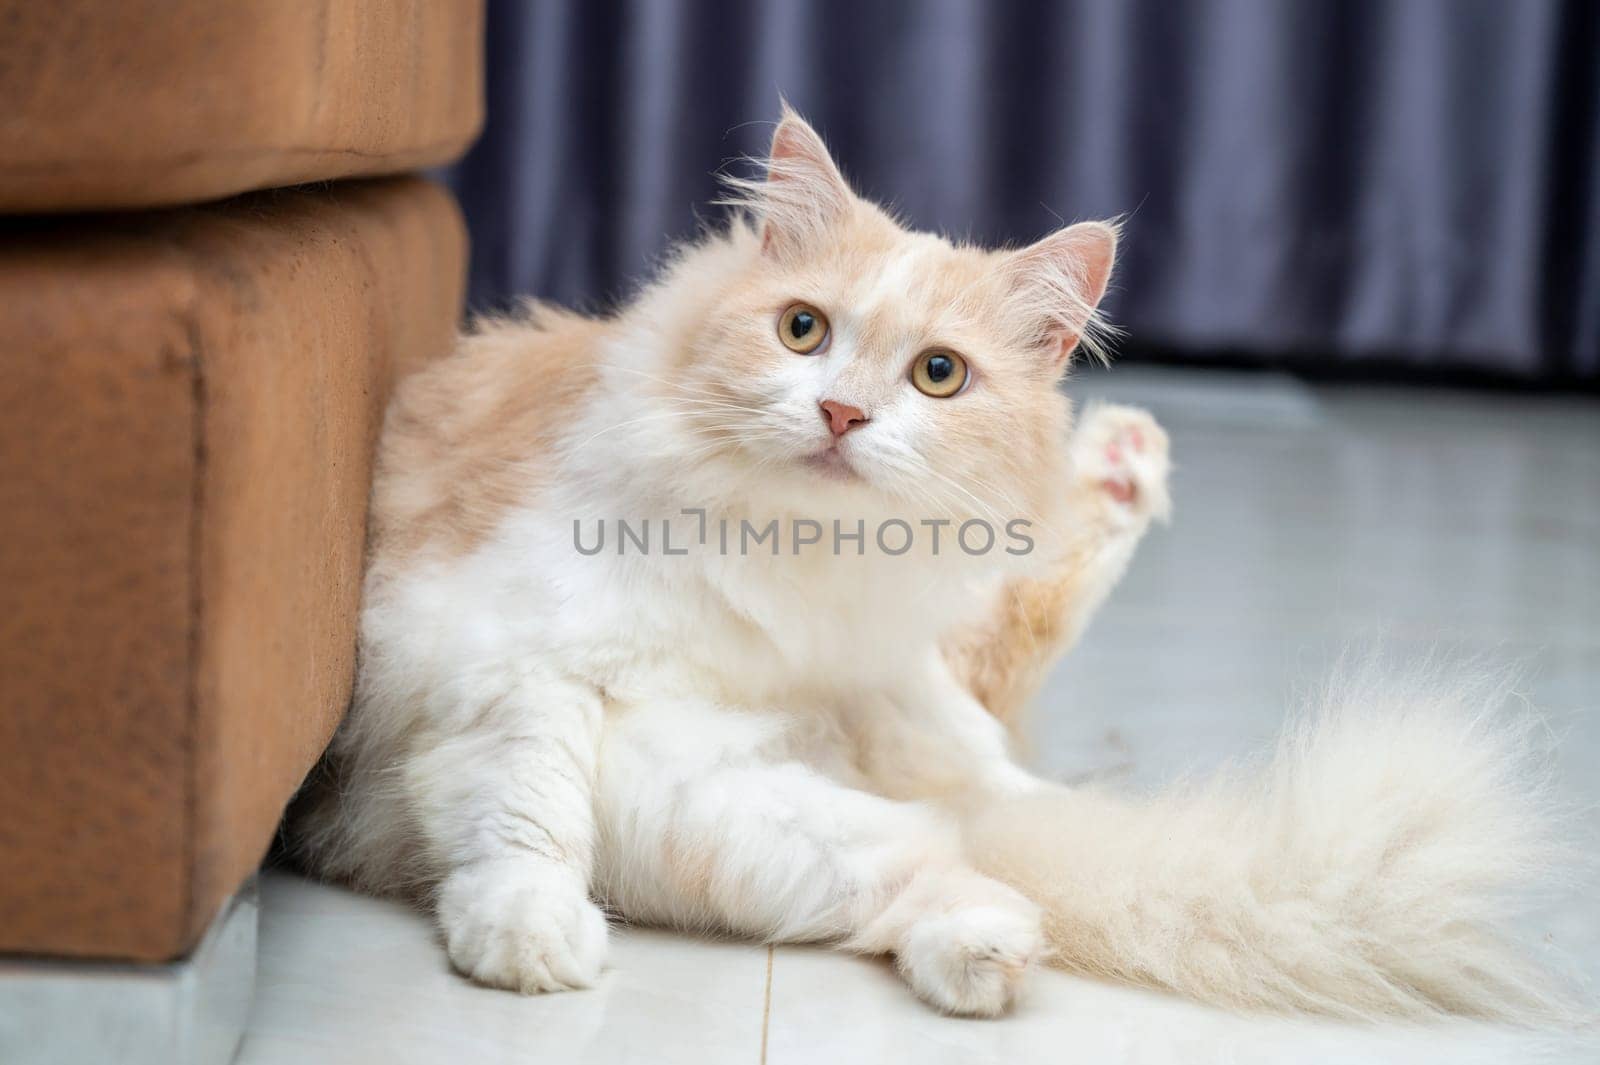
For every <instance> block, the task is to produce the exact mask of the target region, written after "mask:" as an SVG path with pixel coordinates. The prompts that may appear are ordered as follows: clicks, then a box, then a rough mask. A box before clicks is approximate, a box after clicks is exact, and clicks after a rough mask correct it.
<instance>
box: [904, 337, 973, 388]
mask: <svg viewBox="0 0 1600 1065" xmlns="http://www.w3.org/2000/svg"><path fill="white" fill-rule="evenodd" d="M911 383H912V384H914V385H916V386H917V391H918V392H921V393H922V394H923V395H925V396H932V397H933V398H934V399H949V398H950V397H951V396H953V395H955V394H956V393H957V392H960V391H961V390H962V389H963V388H966V387H967V360H965V359H963V358H962V357H961V356H960V355H957V354H956V353H955V352H953V351H941V350H939V349H938V348H934V349H933V350H931V351H924V352H923V353H922V354H921V355H918V356H917V361H916V362H914V363H912V364H911Z"/></svg>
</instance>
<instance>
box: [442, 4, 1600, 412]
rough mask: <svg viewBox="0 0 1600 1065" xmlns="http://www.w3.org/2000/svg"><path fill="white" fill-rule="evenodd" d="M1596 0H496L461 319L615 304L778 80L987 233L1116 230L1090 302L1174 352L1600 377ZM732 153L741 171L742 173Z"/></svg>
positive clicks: (470, 188) (744, 137) (903, 198)
mask: <svg viewBox="0 0 1600 1065" xmlns="http://www.w3.org/2000/svg"><path fill="white" fill-rule="evenodd" d="M1597 11H1600V5H1595V4H1592V3H1590V2H1589V0H1519V2H1516V3H1507V2H1505V0H1391V2H1378V0H1328V2H1313V0H1299V2H1296V3H1283V2H1282V0H1076V2H1069V3H1061V2H1049V3H1045V2H1041V3H1028V2H1023V0H1011V2H990V3H982V2H978V0H889V2H883V0H879V2H873V0H853V2H846V0H809V2H808V0H703V2H696V3H690V2H687V0H635V2H607V0H535V2H532V3H521V2H517V0H490V4H489V30H488V32H489V37H488V49H489V94H490V95H489V121H488V126H487V128H486V129H485V133H484V137H483V139H482V140H481V141H480V142H479V144H478V145H477V147H476V148H475V149H474V150H473V152H472V153H471V154H470V155H469V156H468V157H467V158H466V159H465V160H464V161H463V162H462V163H461V164H459V165H458V166H457V167H455V168H454V169H453V170H452V171H451V172H450V174H449V175H448V180H449V181H450V182H451V183H452V184H453V185H454V187H455V188H456V190H457V192H458V193H459V194H460V196H461V199H462V202H463V205H464V206H465V209H466V211H467V215H468V222H469V225H470V227H471V229H472V236H473V242H474V253H473V276H472V298H473V302H474V305H475V306H477V307H479V308H494V307H499V306H503V305H505V303H507V302H508V301H509V300H510V299H512V298H514V297H517V296H523V295H533V296H538V297H541V298H546V299H555V300H558V301H561V302H564V303H568V304H573V305H577V306H580V307H586V308H591V309H596V308H601V307H604V306H605V305H607V304H608V303H610V302H612V301H614V300H616V299H618V298H620V297H623V296H625V295H626V293H627V292H628V291H629V286H630V285H631V284H632V283H634V282H636V281H637V280H638V279H639V278H640V277H641V276H642V275H644V274H645V273H647V271H648V270H649V268H650V265H651V263H652V262H653V260H654V259H655V257H656V256H658V255H659V254H660V252H661V251H662V250H663V248H664V247H665V246H666V243H667V242H668V241H669V240H671V239H676V238H681V237H683V236H685V235H688V234H690V233H692V232H693V231H694V229H695V226H696V225H697V222H698V219H697V215H696V209H697V208H699V209H700V210H701V212H702V213H703V214H704V213H710V210H711V209H708V208H706V207H705V205H706V204H707V203H708V201H710V200H711V199H712V198H713V196H714V195H715V193H716V184H715V179H714V177H713V175H712V173H711V172H712V171H713V170H714V169H715V168H716V167H717V166H719V165H722V164H725V163H728V164H734V161H735V160H737V158H738V157H739V156H741V155H744V154H759V153H760V152H761V151H762V149H763V148H764V146H765V141H766V139H767V137H768V136H769V135H770V131H771V122H772V121H773V119H774V118H775V117H776V115H777V110H778V98H779V94H780V93H782V94H783V95H785V96H786V97H787V98H788V99H789V100H790V102H791V103H793V104H794V105H795V106H796V107H797V108H798V109H799V110H800V111H801V112H802V113H804V114H805V115H806V116H807V117H808V118H810V119H811V120H812V121H813V122H814V123H815V124H816V125H817V127H818V128H819V129H820V130H821V131H822V133H823V135H824V136H825V137H826V138H827V139H828V141H829V143H830V145H831V146H832V147H833V148H834V150H835V153H836V155H837V156H838V158H839V159H840V160H841V162H842V164H843V167H844V169H845V171H846V173H847V174H848V175H849V176H850V177H851V178H852V180H853V181H855V183H856V184H857V185H858V186H859V187H860V189H861V190H862V191H863V192H864V193H866V194H867V195H870V196H873V197H875V198H879V199H881V200H884V201H886V202H891V203H892V204H893V205H894V207H895V208H896V209H897V210H898V211H899V212H901V213H902V214H903V215H904V216H905V217H906V218H907V219H908V220H909V221H911V222H912V223H913V224H915V225H917V226H919V227H925V228H932V229H939V230H943V231H945V232H947V233H950V234H952V235H955V236H961V237H967V236H970V237H972V238H973V239H976V240H982V241H986V242H1024V241H1028V240H1031V239H1034V238H1036V237H1038V236H1040V235H1042V234H1043V233H1045V232H1047V231H1048V230H1049V229H1050V228H1052V227H1053V226H1055V225H1056V224H1058V223H1059V220H1062V219H1065V220H1073V219H1079V218H1090V217H1105V216H1113V215H1121V216H1124V217H1125V219H1126V242H1125V244H1124V253H1123V258H1122V262H1121V266H1120V270H1119V276H1118V282H1117V287H1116V291H1115V292H1114V293H1113V296H1112V302H1111V306H1110V311H1111V313H1112V316H1113V317H1114V319H1115V320H1117V321H1118V322H1119V323H1121V324H1122V325H1124V326H1125V327H1127V328H1128V329H1129V331H1130V332H1131V333H1132V335H1133V336H1134V337H1135V338H1137V339H1138V340H1139V341H1142V342H1144V343H1148V344H1152V345H1158V346H1161V347H1163V348H1164V349H1168V350H1170V351H1173V352H1179V353H1182V352H1191V353H1194V355H1195V357H1197V358H1198V357H1203V356H1204V355H1205V354H1206V353H1215V352H1226V353H1238V354H1245V355H1250V356H1256V357H1264V358H1274V357H1314V358H1326V359H1329V360H1339V361H1346V362H1355V361H1360V360H1364V359H1367V360H1383V361H1385V362H1399V363H1407V364H1413V365H1419V366H1430V367H1440V368H1449V369H1471V368H1477V369H1488V370H1495V371H1499V372H1502V373H1508V374H1513V375H1517V376H1521V377H1526V378H1534V379H1541V378H1542V379H1558V378H1559V379H1565V380H1577V379H1584V380H1590V381H1593V380H1596V379H1600V15H1597ZM734 165H736V164H734Z"/></svg>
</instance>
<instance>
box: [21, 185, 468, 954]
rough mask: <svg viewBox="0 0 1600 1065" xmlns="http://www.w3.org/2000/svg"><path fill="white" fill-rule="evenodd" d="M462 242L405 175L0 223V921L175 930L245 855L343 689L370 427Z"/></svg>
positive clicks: (442, 291)
mask: <svg viewBox="0 0 1600 1065" xmlns="http://www.w3.org/2000/svg"><path fill="white" fill-rule="evenodd" d="M463 252H464V238H463V233H462V227H461V223H460V220H459V217H458V215H457V212H456V209H455V206H454V204H453V203H452V202H451V201H450V199H449V197H448V195H447V194H446V193H444V192H443V191H442V190H440V189H439V188H437V187H436V186H433V185H430V184H427V183H425V182H423V181H420V180H418V179H414V178H402V179H389V180H384V181H378V182H362V183H357V184H353V185H345V186H334V187H332V188H330V189H327V190H311V191H296V192H270V193H258V194H254V195H251V196H246V197H244V198H242V199H238V200H232V201H228V202H226V203H222V204H216V205H209V206H204V207H192V208H179V209H175V210H168V211H159V212H152V213H148V214H141V215H133V216H119V217H116V218H95V219H91V220H78V219H73V220H71V221H67V222H57V221H51V222H48V223H44V224H35V225H30V226H27V227H22V228H21V231H20V232H17V231H16V228H15V227H13V231H12V232H11V233H9V234H8V239H4V240H3V241H0V337H4V343H5V346H6V358H5V372H4V373H3V374H0V411H3V412H4V416H3V417H0V515H4V518H3V522H4V529H5V535H4V544H3V546H0V678H4V679H3V681H0V683H3V684H4V687H5V694H6V704H7V708H6V713H5V714H4V715H3V716H0V810H5V811H7V814H6V816H5V819H4V822H3V823H0V869H3V870H5V871H6V872H5V875H4V877H0V950H3V951H14V952H27V953H37V954H60V955H83V956H90V957H97V958H128V959H135V960H145V961H157V960H163V959H167V958H172V957H176V956H178V955H181V954H183V953H185V952H186V951H187V950H188V949H189V948H190V947H192V946H193V945H194V943H195V941H196V939H197V938H198V937H199V935H200V933H201V931H202V930H203V929H204V928H205V927H206V925H207V923H208V922H209V921H210V920H211V918H212V917H213V916H214V915H215V913H216V911H217V908H218V906H219V905H220V904H221V903H222V901H223V900H224V899H225V898H226V897H227V896H228V895H229V894H231V893H232V892H233V890H234V889H235V888H237V887H238V886H239V884H240V883H241V882H242V881H243V880H244V879H245V877H246V876H248V875H249V873H250V872H251V871H252V870H253V869H254V868H255V866H256V864H257V863H258V862H259V861H260V860H261V857H262V855H263V854H264V853H265V852H266V849H267V845H268V843H269V842H270V840H271V836H272V832H273V828H274V826H275V825H276V823H277V821H278V817H279V815H280V813H281V812H282V809H283V805H284V803H285V802H286V801H287V800H288V798H289V796H290V794H291V793H292V791H293V790H294V788H295V787H296V786H297V785H298V784H299V783H300V780H301V779H302V777H303V776H304V775H305V772H306V770H307V769H308V768H309V767H310V766H311V764H312V763H313V761H314V760H315V759H316V757H317V755H318V754H319V753H320V752H321V750H322V748H323V746H324V745H325V744H326V742H327V740H328V737H329V735H330V734H331V732H332V730H333V727H334V725H335V724H337V722H338V719H339V716H340V714H341V713H342V711H343V709H344V707H345V703H346V701H347V699H348V697H349V691H350V679H351V669H352V655H353V651H354V641H353V633H354V628H353V626H354V619H355V614H356V605H357V593H358V589H359V581H360V574H361V547H362V537H363V530H364V518H365V511H366V497H367V491H368V482H369V472H370V456H371V452H372V445H373V441H374V438H375V434H376V433H377V429H378V424H379V418H380V417H381V415H382V409H383V403H384V399H385V397H386V396H387V395H388V392H389V386H390V382H391V381H392V380H393V378H394V376H395V373H396V372H397V371H398V370H400V369H401V368H403V367H404V366H407V365H411V364H414V363H416V362H418V361H420V360H422V359H426V358H429V357H431V356H433V355H436V354H438V353H440V352H442V351H446V350H448V348H449V346H450V342H451V337H452V334H453V332H454V329H455V326H456V316H457V314H458V311H459V308H460V299H461V281H462V261H463ZM23 811H25V812H26V816H16V815H17V814H18V812H23Z"/></svg>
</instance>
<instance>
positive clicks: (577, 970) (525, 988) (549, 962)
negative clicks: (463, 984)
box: [438, 861, 606, 994]
mask: <svg viewBox="0 0 1600 1065" xmlns="http://www.w3.org/2000/svg"><path fill="white" fill-rule="evenodd" d="M438 912H439V924H440V927H441V929H442V930H443V932H444V939H445V949H446V950H447V951H449V954H450V962H451V964H453V965H454V966H455V967H456V968H457V969H458V970H460V971H461V972H462V973H465V974H466V975H467V976H470V977H472V979H474V980H476V981H478V982H479V983H481V984H487V985H489V986H490V987H504V988H508V989H510V990H512V991H521V992H523V993H524V994H532V993H534V992H538V991H566V990H571V989H576V988H583V987H589V986H591V985H592V984H593V983H594V982H595V980H596V978H598V977H599V975H600V966H601V964H602V962H604V960H605V953H606V919H605V914H603V913H601V911H600V909H599V907H597V906H595V904H594V903H592V902H590V901H589V897H588V895H587V893H586V892H585V890H584V886H583V884H582V883H581V882H580V881H579V878H578V877H577V875H576V874H575V873H573V872H572V871H571V870H568V869H564V868H560V867H552V866H544V865H540V864H533V863H528V862H520V861H518V862H510V861H507V862H495V863H485V864H481V865H474V866H470V867H467V868H464V869H460V870H457V871H456V872H455V873H453V874H451V875H450V877H449V878H448V879H446V881H445V883H444V885H443V887H442V888H441V890H440V892H439V906H438Z"/></svg>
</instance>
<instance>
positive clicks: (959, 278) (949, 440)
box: [669, 110, 1117, 520]
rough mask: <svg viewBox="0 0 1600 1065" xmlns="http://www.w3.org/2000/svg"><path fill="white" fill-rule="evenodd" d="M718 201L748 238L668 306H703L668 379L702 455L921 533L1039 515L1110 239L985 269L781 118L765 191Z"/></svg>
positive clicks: (1056, 478)
mask: <svg viewBox="0 0 1600 1065" xmlns="http://www.w3.org/2000/svg"><path fill="white" fill-rule="evenodd" d="M731 185H732V190H733V202H734V203H735V204H736V205H737V206H739V207H740V208H742V209H743V210H744V211H745V212H746V214H747V224H742V225H736V226H735V229H734V232H733V235H732V237H731V240H730V243H729V245H728V246H727V247H726V248H725V249H723V250H722V251H720V252H713V253H710V254H708V255H706V256H705V257H704V258H703V259H699V258H697V257H696V256H694V255H690V256H689V257H687V258H686V259H685V261H684V263H683V264H682V268H681V269H680V270H679V271H677V272H676V276H675V277H674V280H673V281H672V282H671V283H670V286H669V287H677V286H680V285H686V286H696V285H698V286H700V287H702V288H704V289H707V290H708V291H707V292H706V293H705V294H704V300H705V302H701V301H699V300H697V301H695V305H696V307H697V309H696V312H695V315H694V319H695V320H694V322H693V323H692V324H690V325H688V326H687V328H686V331H687V334H688V335H687V337H686V338H685V340H684V342H683V343H682V344H680V345H679V346H678V350H677V355H676V358H677V359H678V360H679V362H680V364H679V365H676V366H674V367H672V368H671V373H672V375H673V379H674V381H675V382H676V385H677V387H676V389H675V394H676V395H678V396H680V397H683V398H684V401H685V403H686V404H689V405H696V404H698V408H697V409H698V410H699V411H700V413H699V415H698V416H697V417H698V420H699V421H701V422H703V423H704V429H705V433H706V435H707V436H708V438H710V439H711V440H713V441H720V442H721V443H722V444H723V445H725V446H726V448H727V449H729V450H731V451H734V452H737V453H738V454H740V455H742V456H745V457H747V458H748V459H749V460H750V461H751V462H752V463H753V464H754V465H755V466H757V467H759V468H760V469H761V470H762V471H763V475H764V476H770V477H773V478H780V479H785V481H786V483H787V484H788V486H789V488H788V490H789V491H791V492H796V491H798V492H804V491H805V489H806V486H807V485H808V484H810V485H816V486H818V488H819V490H821V488H820V486H821V485H823V484H826V485H829V486H831V487H830V491H831V490H833V489H839V490H845V491H848V490H851V489H852V487H853V488H855V489H858V490H859V491H861V492H864V493H875V494H878V495H880V496H882V497H885V498H888V499H892V500H894V501H896V502H897V504H898V505H899V506H900V507H901V508H902V509H904V508H906V507H908V506H911V507H921V508H923V509H925V510H927V512H928V514H927V516H929V517H932V516H946V515H956V516H963V515H964V516H977V517H984V518H987V519H991V520H992V519H996V518H1003V519H1005V520H1009V519H1011V518H1015V517H1035V516H1038V515H1041V514H1043V513H1046V512H1048V510H1049V507H1048V505H1047V502H1048V500H1047V497H1048V496H1051V495H1054V494H1056V493H1059V491H1060V485H1061V483H1062V479H1061V473H1062V463H1063V461H1064V449H1063V442H1064V438H1065V434H1066V431H1067V428H1068V421H1069V419H1070V414H1069V408H1068V406H1067V404H1066V401H1065V399H1064V397H1063V396H1062V395H1061V393H1060V391H1059V389H1058V387H1057V384H1058V381H1059V379H1060V378H1061V376H1062V374H1063V372H1064V371H1065V369H1066V368H1067V365H1068V364H1069V362H1070V361H1071V359H1072V356H1073V354H1074V352H1076V351H1081V350H1084V349H1085V348H1088V349H1090V350H1095V351H1097V350H1098V349H1097V347H1096V343H1097V340H1098V331H1099V330H1100V328H1101V325H1100V321H1099V319H1098V317H1097V315H1096V310H1095V308H1096V306H1097V305H1098V303H1099V302H1100V299H1101V297H1102V296H1103V295H1104V293H1105V290H1106V284H1107V281H1108V280H1109V278H1110V274H1111V266H1112V260H1113V257H1114V254H1115V249H1116V242H1117V235H1116V230H1115V228H1114V227H1113V226H1111V225H1109V224H1106V223H1101V222H1088V223H1083V224H1079V225H1073V226H1069V227H1067V228H1064V229H1062V230H1059V231H1058V232H1056V233H1054V234H1051V235H1050V236H1048V237H1046V238H1044V239H1043V240H1041V241H1039V242H1038V243H1036V244H1034V245H1032V246H1030V247H1027V248H1023V249H1020V250H999V251H991V250H985V249H982V248H976V247H970V246H961V245H955V244H952V243H951V242H949V241H947V240H945V239H943V238H941V237H938V236H934V235H931V234H927V233H917V232H912V231H909V230H906V229H904V228H902V227H901V226H899V225H897V224H896V223H895V221H894V220H893V219H892V218H890V217H889V215H888V214H886V213H885V212H884V211H882V210H881V209H879V208H878V207H876V206H874V205H873V204H870V203H868V202H866V201H865V200H862V199H861V198H859V197H858V196H856V195H855V193H854V192H852V190H851V189H850V187H849V186H848V185H847V184H846V182H845V180H844V178H843V177H842V176H841V175H840V172H839V169H838V167H837V166H836V165H835V164H834V161H833V159H832V158H831V157H830V156H829V154H828V151H827V149H826V148H825V147H824V145H823V143H822V140H821V138H820V137H819V136H818V135H817V133H816V132H815V131H814V130H813V129H812V128H811V127H810V126H809V125H807V124H806V123H805V122H804V121H803V120H802V119H801V118H800V117H799V116H797V115H795V114H794V113H792V112H789V111H787V110H786V112H785V115H784V118H783V120H782V121H781V122H780V123H779V125H778V128H777V131H776V133H775V135H774V137H773V141H772V149H771V154H770V157H769V159H768V160H767V166H766V172H765V176H764V178H761V179H756V180H749V181H744V180H735V181H733V182H731Z"/></svg>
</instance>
